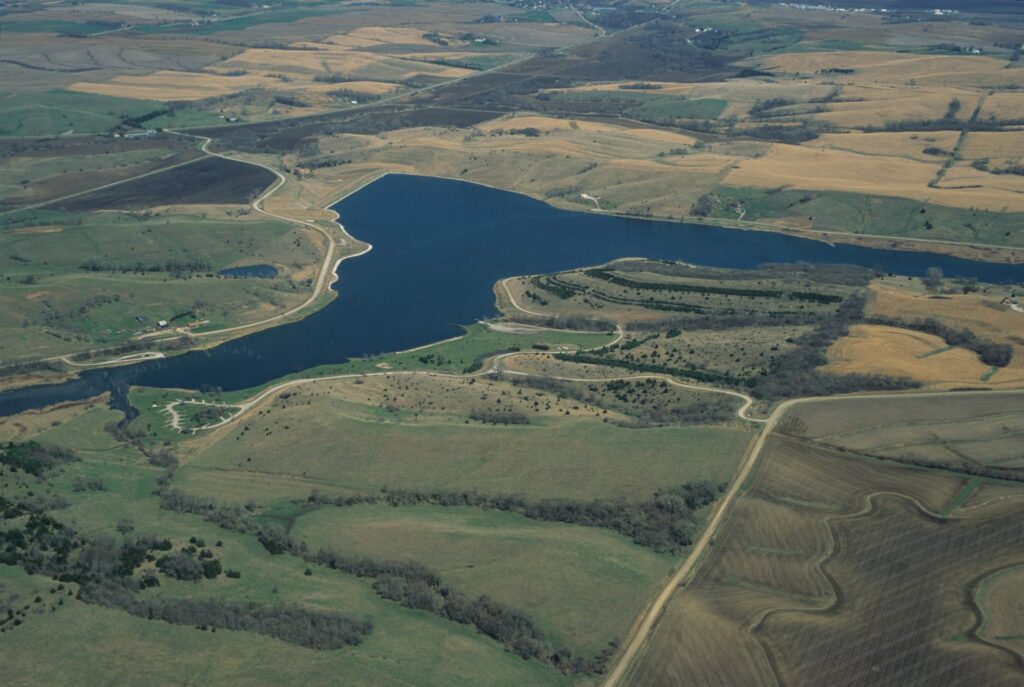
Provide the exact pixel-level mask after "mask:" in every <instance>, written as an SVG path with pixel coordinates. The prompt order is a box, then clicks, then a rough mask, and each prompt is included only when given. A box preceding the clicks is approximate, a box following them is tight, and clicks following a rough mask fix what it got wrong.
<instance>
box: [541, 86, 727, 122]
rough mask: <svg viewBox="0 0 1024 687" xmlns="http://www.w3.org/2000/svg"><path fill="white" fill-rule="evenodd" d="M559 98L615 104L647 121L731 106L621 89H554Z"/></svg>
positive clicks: (709, 115) (705, 115)
mask: <svg viewBox="0 0 1024 687" xmlns="http://www.w3.org/2000/svg"><path fill="white" fill-rule="evenodd" d="M551 99H552V100H553V101H555V102H571V103H577V104H578V103H593V104H594V106H595V109H596V110H598V111H603V110H605V109H608V108H612V109H614V110H616V111H620V112H621V113H622V114H623V115H625V116H627V117H634V118H636V119H643V120H647V121H655V122H657V121H666V122H667V121H670V120H675V119H716V118H717V117H718V116H719V115H720V114H722V112H723V111H724V110H725V108H726V107H728V105H729V102H728V101H727V100H721V99H719V98H696V99H693V100H690V99H687V98H683V97H680V96H673V95H661V94H659V93H640V92H636V91H630V90H621V91H563V92H558V93H553V94H552V96H551Z"/></svg>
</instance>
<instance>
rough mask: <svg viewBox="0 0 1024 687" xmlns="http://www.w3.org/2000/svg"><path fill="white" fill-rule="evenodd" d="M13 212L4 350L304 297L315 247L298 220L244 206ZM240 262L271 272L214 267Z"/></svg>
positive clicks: (235, 314) (237, 318)
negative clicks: (245, 210)
mask: <svg viewBox="0 0 1024 687" xmlns="http://www.w3.org/2000/svg"><path fill="white" fill-rule="evenodd" d="M115 188H116V187H115ZM25 221H27V222H28V225H27V226H24V227H16V228H14V229H10V230H8V231H5V232H4V234H3V238H2V241H0V244H2V245H3V246H4V257H3V258H2V259H0V266H2V269H3V270H4V273H5V275H6V276H7V277H8V278H9V279H10V281H9V282H8V286H7V287H6V288H5V289H4V291H3V294H2V295H0V302H2V304H3V305H2V308H0V310H2V312H3V315H2V317H0V350H2V351H3V357H4V358H5V359H6V360H15V359H18V358H22V357H24V356H26V355H29V354H31V355H33V356H37V357H45V356H46V355H54V354H64V353H71V352H75V351H77V350H84V349H90V348H95V347H97V346H98V345H109V344H114V343H120V342H124V341H126V340H128V339H129V338H131V337H132V336H134V335H135V334H136V333H139V332H142V331H145V330H146V329H149V328H154V327H155V326H156V323H157V322H158V321H159V320H167V321H168V322H172V323H173V325H174V326H183V325H187V324H190V323H193V322H195V321H198V320H208V321H210V322H211V323H214V324H218V325H220V324H227V323H240V322H245V321H250V322H251V321H253V320H257V319H262V318H263V317H265V316H267V315H268V314H271V313H273V312H274V311H275V310H277V309H284V308H285V307H288V306H291V305H294V304H297V303H299V302H301V301H302V300H303V299H304V298H305V294H306V293H307V292H306V289H305V288H304V286H305V280H306V279H308V278H309V277H311V276H312V273H311V272H310V271H309V270H311V268H312V266H314V265H315V264H316V262H317V260H318V255H319V247H318V245H316V244H314V243H313V242H311V241H310V239H309V237H308V236H307V235H306V233H305V232H304V231H302V230H299V229H296V228H294V227H292V226H290V225H288V224H285V223H283V222H277V221H275V220H267V219H262V218H260V219H257V218H256V217H255V216H254V215H243V216H242V217H228V216H225V215H223V214H220V215H216V216H214V217H205V216H202V215H197V214H177V213H168V214H156V215H153V216H149V217H145V216H143V217H139V216H132V215H129V214H122V213H96V214H74V215H73V214H68V213H55V212H33V213H30V214H28V215H26V216H25ZM39 221H42V222H44V224H36V222H39ZM251 262H257V263H258V262H265V263H269V264H273V265H275V266H277V267H278V276H277V277H275V278H274V279H229V278H224V277H218V276H216V272H217V271H218V270H220V269H223V268H225V267H233V266H236V265H238V264H249V263H251Z"/></svg>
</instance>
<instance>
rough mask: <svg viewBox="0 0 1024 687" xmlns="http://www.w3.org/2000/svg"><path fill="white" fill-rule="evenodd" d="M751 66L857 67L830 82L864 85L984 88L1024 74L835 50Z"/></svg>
mask: <svg viewBox="0 0 1024 687" xmlns="http://www.w3.org/2000/svg"><path fill="white" fill-rule="evenodd" d="M751 63H754V64H758V65H759V66H760V68H761V69H764V70H766V71H774V72H777V73H779V74H791V75H799V76H806V77H815V76H816V75H818V74H819V73H820V72H822V71H823V70H828V69H853V70H854V73H853V74H829V75H828V78H829V80H830V81H835V82H837V83H844V82H850V83H856V84H857V85H861V86H863V85H867V84H899V85H908V86H913V85H931V86H963V87H967V88H979V87H981V88H984V87H987V86H1000V85H1009V84H1017V85H1021V84H1024V71H1022V70H1019V69H1006V68H1005V66H1006V61H1005V60H1001V59H997V58H994V57H985V56H969V57H963V56H959V55H915V54H909V53H892V52H884V51H873V50H872V51H866V50H865V51H860V50H837V51H828V52H807V53H783V54H777V55H771V56H768V57H758V58H753V59H752V60H751ZM911 82H913V83H911Z"/></svg>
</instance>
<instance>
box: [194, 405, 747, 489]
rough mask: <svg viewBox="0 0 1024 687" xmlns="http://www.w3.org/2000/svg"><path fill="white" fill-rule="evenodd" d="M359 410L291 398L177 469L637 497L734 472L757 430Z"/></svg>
mask: <svg viewBox="0 0 1024 687" xmlns="http://www.w3.org/2000/svg"><path fill="white" fill-rule="evenodd" d="M352 412H353V409H352V408H351V407H350V405H349V404H345V403H342V402H339V401H336V400H334V399H330V398H326V399H324V400H321V401H320V406H319V407H318V408H317V412H315V413H311V412H310V411H309V410H308V409H306V408H302V407H288V408H283V409H278V408H275V409H274V410H273V411H272V412H271V413H270V414H269V415H263V416H256V417H253V416H249V418H247V419H246V420H245V421H244V422H241V423H237V424H236V425H232V426H231V427H230V428H229V429H228V430H226V431H225V432H224V433H222V434H221V435H220V436H219V441H218V442H217V443H216V444H214V445H213V446H210V447H209V448H208V449H205V450H204V451H203V453H202V454H201V455H200V456H199V457H197V458H196V459H193V460H192V461H191V462H189V464H188V465H187V466H185V467H183V468H182V469H181V473H180V478H181V479H182V480H183V482H184V483H185V484H189V483H190V482H191V481H193V480H195V481H196V482H197V485H200V484H201V485H203V486H204V489H203V491H204V493H206V495H211V496H212V495H214V494H216V493H218V491H219V489H220V485H221V484H222V483H226V482H230V481H231V480H232V479H233V475H235V474H240V475H250V474H252V473H263V474H266V475H273V476H281V477H284V478H287V479H289V480H303V481H305V483H306V485H307V487H306V489H305V493H307V494H308V493H309V491H311V490H312V489H314V488H321V489H324V490H327V491H334V492H336V491H337V490H338V489H345V490H356V491H377V490H379V489H381V488H382V487H391V488H402V489H426V490H429V489H477V490H480V491H483V492H489V493H516V494H523V495H526V496H530V497H534V498H545V497H555V496H561V497H566V498H577V499H591V498H618V497H621V498H629V499H637V498H646V497H647V496H649V495H650V494H651V493H652V492H653V491H654V489H655V488H657V487H660V486H668V485H675V484H681V483H683V482H688V481H697V480H705V479H706V480H711V481H714V482H723V481H727V480H728V479H729V477H730V475H731V474H732V472H733V470H734V469H735V467H736V465H737V461H738V460H739V458H740V456H741V455H742V453H743V448H744V446H745V445H746V443H747V440H748V439H749V436H750V434H749V432H748V430H746V429H745V428H744V429H733V428H726V427H721V428H719V427H659V428H649V429H642V430H634V429H627V428H622V427H616V426H614V425H609V424H604V423H601V422H599V421H593V420H579V419H571V420H570V419H566V420H557V419H552V420H548V421H546V422H545V423H544V424H543V425H540V424H533V425H529V426H525V427H506V426H490V425H479V424H475V425H466V424H465V423H464V422H462V421H461V420H460V419H458V418H453V419H452V420H451V421H449V422H437V423H435V424H422V423H412V422H409V423H405V422H401V421H400V420H398V421H396V420H391V419H388V418H384V417H381V418H380V420H378V421H372V420H366V419H352V418H351V417H350V416H349V413H352ZM382 415H384V413H382ZM245 426H248V427H249V428H250V429H248V430H245V429H244V427H245ZM286 426H287V427H288V429H285V427H286ZM203 473H209V474H203ZM289 491H291V490H289Z"/></svg>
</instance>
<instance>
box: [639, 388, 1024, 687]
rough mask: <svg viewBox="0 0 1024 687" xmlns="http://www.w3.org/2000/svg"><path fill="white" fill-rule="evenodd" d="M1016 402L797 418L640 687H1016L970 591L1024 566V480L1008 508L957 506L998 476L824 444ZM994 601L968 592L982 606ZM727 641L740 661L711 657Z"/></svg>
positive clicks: (1010, 654)
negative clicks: (831, 685) (821, 680)
mask: <svg viewBox="0 0 1024 687" xmlns="http://www.w3.org/2000/svg"><path fill="white" fill-rule="evenodd" d="M1008 402H1010V403H1015V404H1019V402H1020V397H1019V396H1002V397H996V396H991V397H984V396H979V397H975V398H971V399H966V398H962V399H957V397H956V396H949V397H943V398H937V399H930V400H928V401H925V399H915V400H913V401H911V400H906V401H902V400H899V399H892V400H889V401H878V402H877V405H876V402H875V401H867V400H864V401H839V402H835V401H833V402H820V403H810V404H804V405H802V406H799V407H797V408H795V409H793V410H791V411H789V414H788V415H787V417H786V418H785V419H784V420H783V423H782V424H781V425H780V429H779V436H778V437H777V438H775V439H774V440H773V441H772V443H770V444H769V447H768V449H767V450H768V451H769V452H768V454H767V455H766V456H765V457H764V458H763V460H764V462H763V464H762V465H761V466H760V469H759V470H758V472H757V474H756V477H754V479H753V480H752V482H751V484H750V485H749V487H748V488H747V489H746V490H745V492H744V493H743V495H742V496H741V498H740V499H739V500H738V501H737V502H736V506H735V510H734V512H733V513H732V515H731V516H730V518H729V520H728V523H727V525H726V527H725V529H724V530H723V531H722V533H721V534H719V536H718V537H717V540H716V546H715V547H714V549H713V550H712V552H711V554H710V557H709V558H708V560H707V561H706V562H705V563H704V565H703V566H702V567H701V568H700V571H699V572H698V573H697V575H696V577H695V578H694V579H693V580H692V581H691V582H690V583H689V584H687V586H686V587H685V590H681V591H679V592H677V593H676V595H675V597H674V599H673V601H672V602H671V605H670V606H669V608H668V610H667V612H666V615H665V617H664V618H663V619H662V621H661V623H660V625H659V626H658V628H657V629H656V631H655V633H654V635H653V637H652V639H651V641H650V643H649V645H648V647H647V648H646V651H645V653H644V654H643V656H642V658H641V661H640V663H639V665H638V666H637V669H636V671H635V672H634V673H633V674H632V675H631V677H630V684H644V685H656V684H678V682H679V681H690V680H692V681H711V682H716V681H722V682H723V683H736V682H742V683H743V684H752V685H753V684H772V683H773V682H774V681H775V680H780V679H781V680H786V681H797V682H803V681H807V680H811V681H814V680H817V679H818V676H821V675H825V674H827V675H829V680H830V681H834V682H839V683H841V684H861V683H862V682H863V680H864V679H867V678H866V676H867V675H870V676H871V677H870V679H871V680H872V681H873V682H875V683H876V684H900V685H916V684H930V683H931V682H932V681H934V680H937V679H938V680H941V681H943V682H946V683H947V684H965V685H966V684H975V683H977V682H978V681H982V682H985V683H987V684H1006V685H1009V684H1014V683H1015V682H1016V681H1017V679H1018V677H1019V672H1018V671H1019V668H1018V667H1017V664H1016V661H1015V654H1014V651H1013V650H1012V649H1007V648H1006V647H1003V646H1000V645H999V644H998V643H996V642H990V641H988V640H987V639H982V635H979V634H975V628H977V618H978V616H977V613H978V610H977V609H976V607H974V606H972V605H971V604H970V603H969V602H968V600H967V599H966V598H965V597H964V594H963V593H962V592H961V591H960V590H961V589H962V588H963V587H964V586H966V588H967V589H969V590H975V589H976V587H975V585H978V584H979V583H980V582H981V580H984V579H986V578H988V577H989V576H990V575H992V576H993V578H994V579H998V577H997V574H998V572H999V571H1003V570H1004V569H1005V570H1007V571H1008V572H1007V574H1010V573H1011V572H1012V571H1013V569H1014V566H1019V565H1020V561H1021V560H1022V556H1024V551H1021V550H1020V548H1019V547H1018V546H1014V545H1009V543H1010V542H1011V541H1018V540H1019V538H1017V539H1015V537H1016V535H1015V534H1014V533H1015V532H1016V531H1017V529H1019V520H1020V504H1021V501H1020V495H1021V493H1022V492H1021V489H1020V486H1019V482H1016V481H1013V482H997V484H1000V485H1004V487H1003V488H1005V489H1006V490H1007V491H1006V493H1007V494H1014V496H1012V497H1009V498H1002V499H998V498H997V499H991V498H990V499H987V500H981V501H978V502H974V503H973V507H972V508H970V509H966V508H961V507H959V506H958V503H959V502H960V501H961V500H963V498H964V497H962V496H961V493H962V492H963V491H964V490H969V491H970V490H973V489H974V488H975V487H976V486H977V485H976V484H975V482H974V481H973V480H974V479H980V480H982V482H985V483H987V482H988V481H989V480H990V479H991V478H987V477H979V478H971V480H968V478H967V477H966V476H965V475H964V474H963V473H958V472H950V471H944V470H935V469H931V470H928V469H921V468H919V467H914V466H905V465H901V464H900V463H898V462H893V461H890V460H886V459H882V460H872V459H867V458H862V457H858V456H856V455H854V454H853V453H850V452H845V451H844V452H836V451H835V450H834V449H832V448H829V447H828V445H826V444H822V443H821V441H820V436H819V435H820V433H821V432H823V431H825V432H832V431H837V430H840V427H841V426H845V427H849V428H851V429H856V430H860V431H863V432H865V433H866V434H867V433H870V432H869V430H868V428H869V427H872V429H871V430H870V431H873V432H879V431H890V430H897V429H898V428H899V426H900V425H898V424H893V423H892V419H893V417H894V414H893V410H894V409H896V408H898V409H899V413H900V415H899V416H900V417H903V414H904V413H906V414H907V415H909V417H908V418H907V419H908V420H909V419H910V418H915V419H916V421H917V422H916V423H915V422H910V423H908V424H907V425H905V426H906V427H908V428H911V429H912V428H915V427H919V426H920V424H919V423H920V422H921V421H922V420H925V419H926V418H927V419H929V420H930V421H932V422H936V423H939V422H942V418H943V417H952V416H953V415H957V417H959V418H968V421H969V422H974V421H975V419H977V421H978V422H982V423H983V422H985V419H984V418H985V417H986V416H985V413H986V412H987V410H986V408H992V407H995V406H1001V407H1003V408H1005V407H1006V404H1007V403H1008ZM850 404H856V405H850ZM872 417H873V418H876V419H875V420H874V422H875V423H877V424H874V425H873V426H872V420H871V418H872ZM811 426H813V427H815V428H816V429H805V427H806V428H810V427H811ZM951 428H952V427H951ZM791 437H794V438H791ZM926 570H927V572H925V571H926ZM918 571H920V572H918ZM988 588H989V585H986V586H985V587H984V588H983V589H981V588H978V591H972V592H970V593H973V594H975V597H974V598H975V599H976V600H977V602H978V604H979V605H980V607H982V608H984V607H985V606H984V605H985V600H984V593H986V592H985V590H987V589H988ZM995 588H996V590H997V592H996V593H997V594H998V593H1001V591H1002V590H1001V589H1000V588H999V586H998V585H996V587H995ZM995 600H996V599H993V601H995ZM999 617H1000V622H1006V620H1005V619H1008V618H1009V617H1013V616H1012V612H1011V614H1010V615H1001V616H999ZM1010 622H1013V621H1010ZM866 624H870V625H871V629H870V630H869V629H868V628H867V627H866ZM1015 627H1016V626H1015ZM1019 630H1020V628H1019V627H1016V629H1015V630H1009V629H1008V628H1007V626H1006V625H1002V626H1001V629H1000V630H999V631H1000V632H1001V633H1003V635H1001V636H1007V635H1010V636H1012V634H1013V633H1015V632H1019ZM723 642H725V643H728V644H729V645H730V646H731V647H733V648H734V650H735V651H734V652H733V653H732V654H731V655H730V659H729V661H723V660H722V657H721V654H720V652H718V651H717V650H716V647H719V646H721V645H722V643H723ZM684 647H685V648H684ZM837 647H838V648H837ZM893 647H899V651H898V652H895V653H894V651H893ZM897 656H898V657H899V658H898V659H897Z"/></svg>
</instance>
